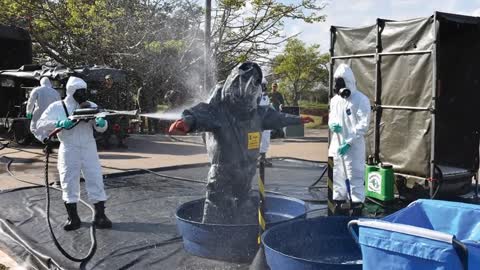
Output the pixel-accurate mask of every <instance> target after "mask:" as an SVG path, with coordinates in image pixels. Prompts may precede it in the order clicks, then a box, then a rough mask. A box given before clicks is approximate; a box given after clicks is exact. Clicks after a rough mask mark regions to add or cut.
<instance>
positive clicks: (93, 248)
mask: <svg viewBox="0 0 480 270" xmlns="http://www.w3.org/2000/svg"><path fill="white" fill-rule="evenodd" d="M48 141H49V140H48ZM49 148H50V145H48V144H47V146H46V148H45V153H46V154H45V184H44V185H41V184H37V183H33V182H30V181H27V180H24V179H20V178H18V177H17V176H16V175H15V174H14V173H13V172H12V171H11V170H10V166H11V164H12V163H13V159H11V158H9V157H6V156H3V157H4V158H5V159H7V160H8V162H7V164H6V170H7V173H8V174H9V175H10V176H11V177H12V178H13V179H15V180H17V181H20V182H23V183H26V184H30V185H34V186H44V187H45V190H46V212H47V218H46V219H47V225H48V229H49V231H50V235H51V237H52V240H53V242H54V244H55V246H56V247H57V249H58V250H59V251H60V252H61V253H62V254H63V255H64V256H65V257H66V258H68V259H69V260H71V261H74V262H81V263H86V262H88V261H89V260H90V259H91V258H92V257H93V255H95V252H96V249H97V239H96V235H95V225H94V224H93V222H92V225H91V227H90V239H91V243H92V244H91V246H90V249H89V251H88V254H87V255H86V256H85V257H83V258H76V257H73V256H72V255H70V254H69V253H68V252H66V251H65V250H64V249H63V248H62V246H61V245H60V243H59V242H58V240H57V238H56V236H55V233H54V232H53V228H52V224H51V223H50V183H49V180H48V164H49V156H50V149H49ZM52 188H53V189H55V190H58V191H62V190H61V189H59V188H55V187H52ZM80 203H82V204H83V205H85V206H87V207H88V208H89V209H90V210H91V211H92V220H93V219H94V215H95V211H94V209H93V208H92V207H91V206H90V205H89V204H88V203H87V202H85V201H84V200H80Z"/></svg>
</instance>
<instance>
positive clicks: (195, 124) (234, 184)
mask: <svg viewBox="0 0 480 270" xmlns="http://www.w3.org/2000/svg"><path fill="white" fill-rule="evenodd" d="M261 81H262V70H261V69H260V67H259V66H258V65H257V64H256V63H253V62H245V63H242V64H240V65H238V66H237V67H235V68H234V69H233V70H232V71H231V73H230V75H229V76H228V78H227V80H226V81H225V83H224V84H223V86H221V85H217V87H216V89H215V91H214V92H213V94H212V96H211V97H210V99H209V102H208V103H199V104H197V105H195V106H193V107H192V108H189V109H187V110H185V111H184V112H183V114H182V119H183V120H184V121H185V122H186V123H187V124H188V126H189V127H190V130H191V131H206V132H207V133H206V144H207V152H208V156H209V160H210V163H211V167H210V171H209V173H208V185H207V194H206V202H205V208H204V216H203V222H206V223H223V224H228V223H245V222H253V223H255V222H256V220H257V219H256V216H255V215H256V213H257V210H256V209H255V205H256V201H252V200H251V199H250V198H251V197H250V196H249V192H250V189H251V183H252V179H253V176H254V175H255V171H256V164H257V162H256V161H257V157H258V154H259V149H260V141H261V133H262V131H263V130H266V129H277V128H281V127H284V126H287V125H299V124H301V120H300V117H298V116H293V115H287V114H283V113H279V112H277V111H275V110H273V109H272V108H271V107H268V106H262V107H259V106H258V105H257V102H258V97H259V95H260V93H261Z"/></svg>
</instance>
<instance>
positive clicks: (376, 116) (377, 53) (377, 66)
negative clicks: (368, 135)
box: [373, 19, 382, 162]
mask: <svg viewBox="0 0 480 270" xmlns="http://www.w3.org/2000/svg"><path fill="white" fill-rule="evenodd" d="M380 22H381V21H380V20H379V19H377V41H376V46H375V100H374V102H375V108H377V109H376V110H375V111H374V124H375V126H374V129H373V138H374V140H373V143H374V144H373V152H374V154H373V156H374V158H375V162H379V161H380V149H379V148H380V146H379V145H380V114H381V110H382V109H381V108H380V107H378V105H381V101H380V97H381V92H380V91H381V87H382V86H381V82H380V80H381V70H380V69H381V67H380V62H381V56H380V53H381V51H382V49H381V48H380V46H381V36H380V34H381V29H380Z"/></svg>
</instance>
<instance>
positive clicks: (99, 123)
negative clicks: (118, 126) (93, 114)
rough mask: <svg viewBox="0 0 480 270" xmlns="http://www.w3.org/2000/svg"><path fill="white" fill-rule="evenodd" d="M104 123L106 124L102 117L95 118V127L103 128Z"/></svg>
mask: <svg viewBox="0 0 480 270" xmlns="http://www.w3.org/2000/svg"><path fill="white" fill-rule="evenodd" d="M106 124H107V121H106V120H105V119H104V118H102V117H97V118H95V125H97V127H101V128H103V127H104V126H105V125H106Z"/></svg>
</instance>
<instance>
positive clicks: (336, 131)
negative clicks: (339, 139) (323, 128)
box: [329, 123, 342, 133]
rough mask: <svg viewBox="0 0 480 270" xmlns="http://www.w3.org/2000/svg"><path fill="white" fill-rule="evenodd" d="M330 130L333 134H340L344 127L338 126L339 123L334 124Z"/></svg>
mask: <svg viewBox="0 0 480 270" xmlns="http://www.w3.org/2000/svg"><path fill="white" fill-rule="evenodd" d="M329 127H330V130H331V131H332V132H333V133H340V132H342V126H340V124H337V123H333V124H330V126H329Z"/></svg>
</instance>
